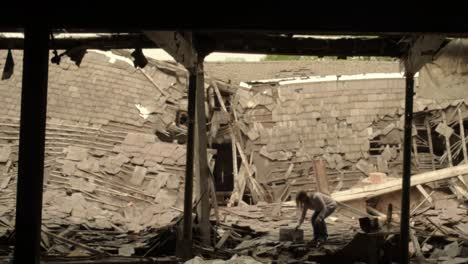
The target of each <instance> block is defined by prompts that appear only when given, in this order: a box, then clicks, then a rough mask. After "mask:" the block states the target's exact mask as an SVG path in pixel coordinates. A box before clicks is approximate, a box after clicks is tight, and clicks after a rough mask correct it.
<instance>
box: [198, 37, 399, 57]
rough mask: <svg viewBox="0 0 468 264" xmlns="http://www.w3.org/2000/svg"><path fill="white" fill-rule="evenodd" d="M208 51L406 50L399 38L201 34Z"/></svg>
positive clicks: (379, 53)
mask: <svg viewBox="0 0 468 264" xmlns="http://www.w3.org/2000/svg"><path fill="white" fill-rule="evenodd" d="M201 36H203V37H204V38H203V39H204V41H203V42H202V43H203V46H204V47H206V48H207V49H208V51H210V52H212V51H217V52H233V53H258V54H284V55H309V56H339V57H346V56H376V57H400V56H401V55H402V54H404V52H405V51H406V46H405V44H404V43H399V42H398V41H399V40H400V38H399V37H393V38H387V37H379V38H339V39H324V38H304V37H301V38H291V37H287V36H268V35H265V34H228V33H219V34H211V35H210V34H202V35H201Z"/></svg>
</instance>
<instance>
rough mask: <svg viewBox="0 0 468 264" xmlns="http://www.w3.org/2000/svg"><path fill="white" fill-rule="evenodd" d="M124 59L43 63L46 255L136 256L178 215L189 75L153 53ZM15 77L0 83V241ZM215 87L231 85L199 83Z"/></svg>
mask: <svg viewBox="0 0 468 264" xmlns="http://www.w3.org/2000/svg"><path fill="white" fill-rule="evenodd" d="M116 53H118V54H120V55H122V56H117V55H116ZM2 55H4V54H2ZM21 56H22V55H21V54H20V53H14V57H15V59H19V58H21ZM129 57H131V56H130V55H129V54H126V53H125V52H122V53H120V52H99V51H90V52H89V53H87V55H86V57H85V58H84V60H83V63H82V64H81V65H80V67H77V66H76V65H74V64H73V62H71V61H70V60H68V59H66V58H64V60H63V61H61V64H60V65H59V66H57V65H54V64H53V65H51V67H50V74H49V75H50V78H49V97H48V113H47V126H46V145H45V165H44V167H45V171H44V195H43V197H44V199H43V217H42V218H43V241H42V247H43V249H44V251H45V252H47V254H48V255H51V256H53V255H57V256H76V255H103V254H104V255H108V254H110V255H120V256H135V255H136V256H142V255H145V254H149V253H148V252H150V251H151V253H153V252H152V251H154V246H155V244H156V245H158V244H164V243H166V242H167V240H168V239H170V236H169V235H168V233H171V232H173V226H174V225H175V224H176V223H177V221H178V220H180V216H181V213H182V207H183V192H184V175H185V162H186V147H185V144H184V143H185V141H186V136H187V135H186V134H187V77H188V75H187V72H186V71H185V70H184V69H183V67H182V66H180V65H177V64H175V63H171V62H160V61H155V60H152V59H149V64H148V65H147V67H145V69H135V68H134V66H133V62H132V61H131V60H130V59H128V58H129ZM18 66H19V67H20V66H21V64H20V65H18ZM67 67H68V68H67ZM66 68H67V69H66ZM17 72H18V73H21V70H18V71H17ZM18 73H15V74H14V75H13V76H11V78H10V79H7V80H3V81H2V82H1V83H0V93H2V97H1V98H2V100H5V103H7V104H8V105H9V107H5V108H2V109H1V110H0V114H2V118H1V119H0V200H1V201H2V203H1V205H0V237H2V238H4V242H5V244H7V245H11V244H12V239H14V222H15V219H14V216H15V203H16V184H17V179H16V177H17V173H18V172H17V162H18V147H19V119H18V118H19V112H20V94H21V93H20V92H21V90H20V87H21V86H20V85H18V84H20V82H21V76H20V74H19V76H18ZM214 85H217V86H219V89H220V90H222V94H220V96H225V95H226V94H230V93H232V91H231V89H232V90H235V87H234V86H231V85H227V84H224V83H222V82H219V81H214V80H212V79H209V78H207V79H206V89H207V90H208V88H209V87H213V86H214ZM64 94H67V95H69V96H63V95H64ZM226 101H227V100H226ZM206 106H207V107H206V109H207V116H208V117H211V116H212V112H213V107H212V105H211V106H209V103H208V102H207V103H206ZM208 152H209V153H208V160H209V161H211V157H212V156H213V154H214V152H213V151H212V150H211V149H210V150H208ZM195 198H196V197H195ZM1 250H3V248H2V249H1ZM5 250H6V251H5V254H2V255H8V254H9V253H11V247H10V248H8V247H7V248H6V249H5ZM161 254H165V253H164V252H162V253H161Z"/></svg>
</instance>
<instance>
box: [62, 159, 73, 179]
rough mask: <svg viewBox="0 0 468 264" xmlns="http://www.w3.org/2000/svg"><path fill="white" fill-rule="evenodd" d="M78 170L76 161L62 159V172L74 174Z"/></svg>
mask: <svg viewBox="0 0 468 264" xmlns="http://www.w3.org/2000/svg"><path fill="white" fill-rule="evenodd" d="M75 171H76V163H75V162H73V161H70V160H63V161H62V173H63V174H64V175H68V176H69V175H73V174H74V173H75Z"/></svg>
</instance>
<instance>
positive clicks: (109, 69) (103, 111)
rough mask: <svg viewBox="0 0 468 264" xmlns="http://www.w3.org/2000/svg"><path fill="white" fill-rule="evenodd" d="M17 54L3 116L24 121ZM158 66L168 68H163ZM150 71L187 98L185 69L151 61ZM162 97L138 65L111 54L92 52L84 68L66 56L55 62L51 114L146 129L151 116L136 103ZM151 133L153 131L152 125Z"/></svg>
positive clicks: (1, 93) (4, 87) (3, 92)
mask: <svg viewBox="0 0 468 264" xmlns="http://www.w3.org/2000/svg"><path fill="white" fill-rule="evenodd" d="M13 56H14V60H15V72H14V75H13V76H12V78H11V79H8V80H2V81H0V104H2V106H3V107H1V108H0V116H2V117H3V118H12V119H18V118H19V111H20V95H21V79H22V76H21V74H22V54H21V53H20V52H14V55H13ZM5 57H6V52H5V51H2V52H0V67H2V68H3V63H4V61H5ZM158 63H159V62H158ZM166 64H167V63H166ZM158 67H160V68H168V69H166V71H165V72H162V71H161V69H160V68H158ZM144 70H145V71H146V72H147V73H148V74H149V75H150V76H151V77H152V78H153V79H154V81H155V82H156V83H157V84H159V85H160V87H161V88H162V89H167V91H168V92H169V93H170V94H171V96H173V97H174V98H173V99H174V100H179V99H181V98H182V97H183V96H184V95H183V94H181V93H180V90H184V89H185V72H184V71H183V70H182V69H180V68H178V67H177V66H175V65H174V66H171V65H170V64H167V65H164V63H161V65H159V66H158V65H156V66H155V64H153V65H152V66H151V65H149V66H148V67H146V68H145V69H144ZM169 73H172V75H171V74H169ZM181 77H184V78H181ZM172 90H177V92H173V91H172ZM160 95H161V93H160V92H159V91H158V89H157V88H156V87H155V86H154V85H153V84H152V83H151V82H150V81H149V80H148V79H147V78H146V77H145V76H144V75H143V73H142V72H140V71H139V70H137V69H135V68H134V67H133V65H130V64H129V63H127V62H124V61H121V60H117V61H115V62H114V63H111V62H109V58H108V57H107V56H106V55H103V54H100V53H96V52H93V51H88V53H87V54H86V55H85V57H84V59H83V62H82V63H81V65H80V67H77V66H76V65H74V63H73V62H71V61H70V60H69V59H68V58H66V57H64V58H62V62H61V63H60V65H55V64H50V65H49V93H48V106H47V108H48V109H47V110H48V111H47V117H48V118H49V119H58V120H67V121H70V122H79V123H83V124H95V125H107V124H109V122H116V123H121V124H123V125H130V126H135V127H143V125H144V123H145V119H143V118H141V117H140V116H139V110H138V109H137V108H136V107H135V104H145V103H146V104H148V103H149V102H152V101H153V100H154V99H155V98H158V97H160ZM148 128H150V127H148ZM147 132H150V133H152V132H153V131H151V128H150V129H149V130H147Z"/></svg>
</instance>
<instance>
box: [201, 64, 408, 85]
mask: <svg viewBox="0 0 468 264" xmlns="http://www.w3.org/2000/svg"><path fill="white" fill-rule="evenodd" d="M205 70H206V72H207V73H208V74H209V75H211V76H213V77H215V78H219V79H221V80H223V81H231V83H233V84H239V83H240V82H242V81H244V82H245V81H253V80H265V79H277V78H288V77H300V76H316V75H335V74H336V75H351V74H364V73H391V72H399V71H400V66H399V63H398V62H396V61H350V60H336V61H261V62H206V63H205Z"/></svg>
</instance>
